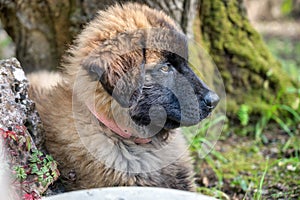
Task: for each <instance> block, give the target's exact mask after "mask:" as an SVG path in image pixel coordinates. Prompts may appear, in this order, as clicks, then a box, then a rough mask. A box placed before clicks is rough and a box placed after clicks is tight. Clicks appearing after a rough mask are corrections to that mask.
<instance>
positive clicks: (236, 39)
mask: <svg viewBox="0 0 300 200" xmlns="http://www.w3.org/2000/svg"><path fill="white" fill-rule="evenodd" d="M199 14H200V21H201V22H200V28H201V33H202V39H203V42H204V45H205V46H206V48H207V50H208V52H209V54H210V55H211V56H212V58H213V60H214V62H215V63H216V65H217V66H218V68H219V70H220V71H221V75H222V78H223V81H224V84H225V88H226V92H227V97H228V98H227V111H229V114H234V113H237V111H238V109H239V106H240V105H241V104H246V105H249V107H250V108H252V111H253V112H254V113H263V112H265V111H266V110H270V106H272V104H273V103H275V100H276V98H278V99H277V102H276V103H283V104H286V105H289V106H292V105H293V104H295V102H296V100H297V98H298V101H299V97H297V95H295V94H287V93H286V91H287V89H288V88H290V87H293V88H297V85H296V83H294V82H292V81H291V79H290V78H289V77H288V76H287V75H286V74H285V73H284V72H283V70H282V69H281V65H280V63H279V62H278V61H276V60H275V59H274V57H273V56H272V55H271V53H270V52H269V51H268V49H267V48H266V46H265V44H264V42H263V41H262V38H261V37H260V35H259V34H258V33H257V32H256V31H255V30H254V28H253V27H252V26H251V25H250V23H249V21H248V19H247V17H246V12H245V9H244V7H243V2H242V0H227V1H224V0H210V1H207V0H200V10H199ZM280 93H283V95H279V94H280ZM277 95H278V96H277ZM293 106H294V107H298V106H299V105H293Z"/></svg>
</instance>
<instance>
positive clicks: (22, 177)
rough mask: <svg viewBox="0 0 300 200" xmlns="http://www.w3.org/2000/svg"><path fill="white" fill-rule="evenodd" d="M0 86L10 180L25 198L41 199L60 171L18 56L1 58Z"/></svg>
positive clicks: (0, 125) (0, 130)
mask: <svg viewBox="0 0 300 200" xmlns="http://www.w3.org/2000/svg"><path fill="white" fill-rule="evenodd" d="M0 89H1V92H0V139H1V138H2V139H3V141H2V148H4V151H5V152H6V156H5V158H6V162H7V163H8V165H9V168H10V170H11V172H12V173H11V174H12V175H11V176H10V177H9V180H10V182H11V183H13V184H12V186H13V187H14V188H15V189H14V190H15V191H17V192H16V193H18V194H19V195H21V196H22V197H23V198H29V197H32V199H38V198H39V196H40V195H41V194H42V193H43V192H45V191H46V190H47V188H48V186H49V185H50V184H51V183H53V182H54V181H55V180H56V179H57V178H58V176H59V172H58V170H57V165H56V162H55V161H54V160H53V159H52V157H51V156H49V155H46V154H45V149H44V146H43V143H44V135H43V128H42V122H41V119H40V117H39V115H38V113H37V111H36V109H35V104H34V102H33V101H32V100H30V99H29V97H28V89H29V83H28V80H27V78H26V76H25V74H24V71H23V69H22V68H21V66H20V63H19V62H18V60H17V59H15V58H12V59H7V60H2V61H0ZM2 154H3V153H2ZM0 158H1V155H0ZM0 170H1V169H0ZM0 174H1V173H0ZM17 183H19V184H17Z"/></svg>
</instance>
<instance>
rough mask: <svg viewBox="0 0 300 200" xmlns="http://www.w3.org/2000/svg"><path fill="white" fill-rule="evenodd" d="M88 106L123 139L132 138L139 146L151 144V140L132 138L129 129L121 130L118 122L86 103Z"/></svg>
mask: <svg viewBox="0 0 300 200" xmlns="http://www.w3.org/2000/svg"><path fill="white" fill-rule="evenodd" d="M86 106H87V107H88V109H89V111H90V112H91V113H92V114H93V115H94V116H95V117H96V118H97V119H98V120H99V121H100V122H101V123H102V124H104V125H105V126H106V127H108V128H109V129H110V130H111V131H113V132H114V133H116V134H118V135H119V136H121V137H122V138H125V139H130V138H132V139H133V141H134V142H135V143H137V144H147V143H149V142H151V138H137V137H134V136H132V134H131V133H130V131H129V130H127V129H121V128H120V127H119V126H118V125H117V124H116V122H115V121H114V120H113V119H112V120H110V119H108V118H107V117H106V116H105V115H101V114H99V113H97V112H96V109H95V108H93V107H92V106H91V105H90V104H87V103H86Z"/></svg>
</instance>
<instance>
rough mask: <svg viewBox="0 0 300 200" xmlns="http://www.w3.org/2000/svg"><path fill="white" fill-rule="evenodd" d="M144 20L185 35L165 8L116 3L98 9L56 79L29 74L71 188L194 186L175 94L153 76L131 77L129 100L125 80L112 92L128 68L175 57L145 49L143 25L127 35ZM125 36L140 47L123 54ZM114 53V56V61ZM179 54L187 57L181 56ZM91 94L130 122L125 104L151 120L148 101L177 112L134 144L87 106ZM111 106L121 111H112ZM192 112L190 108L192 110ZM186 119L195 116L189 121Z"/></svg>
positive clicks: (103, 109) (142, 121)
mask: <svg viewBox="0 0 300 200" xmlns="http://www.w3.org/2000/svg"><path fill="white" fill-rule="evenodd" d="M145 28H161V29H166V30H172V31H173V32H175V35H177V36H176V37H178V38H181V39H182V40H183V41H185V39H184V38H185V37H184V35H183V33H182V32H181V31H180V29H179V28H178V27H177V26H176V24H175V23H174V22H173V20H171V19H170V18H169V17H168V16H166V15H165V14H164V13H162V12H159V11H156V10H153V9H150V8H149V7H147V6H142V5H139V4H131V3H130V4H125V5H123V6H120V5H116V6H113V7H111V8H109V9H108V10H106V11H100V12H99V14H98V16H97V17H96V18H95V19H94V20H93V21H92V22H91V23H90V24H88V25H87V26H86V28H85V29H84V30H83V32H82V33H81V34H80V35H79V36H78V39H77V40H76V41H75V43H74V45H73V47H72V48H71V49H70V50H69V52H68V55H67V56H66V58H65V63H64V64H63V68H64V70H63V75H62V78H61V80H60V79H59V82H58V83H57V85H56V86H54V87H52V88H51V89H47V90H44V89H42V88H40V87H39V86H38V83H37V82H36V81H35V80H34V78H32V80H33V81H32V88H31V97H32V98H33V99H34V100H35V101H36V106H37V109H38V111H39V113H40V116H41V118H42V121H43V122H44V127H45V130H46V147H47V149H48V151H49V152H50V153H51V154H52V155H53V157H54V158H55V160H57V161H58V164H59V168H60V171H61V174H62V178H63V179H64V181H65V185H66V188H67V189H68V190H75V189H82V188H95V187H107V186H157V187H167V188H176V189H181V190H190V191H193V190H194V189H195V188H194V179H193V170H192V165H191V159H190V157H189V155H188V152H187V146H186V143H185V140H184V138H183V136H182V135H181V134H180V132H179V130H178V129H174V128H176V127H178V126H179V124H180V123H178V119H177V118H178V117H177V116H178V114H177V110H176V109H177V107H176V105H175V103H174V105H175V106H173V105H172V102H173V100H174V97H171V96H172V95H171V94H169V93H170V92H169V91H167V90H165V89H162V88H160V87H159V86H157V85H155V84H154V83H152V82H151V81H150V82H145V83H144V84H142V85H139V84H138V80H140V78H137V79H136V80H131V83H132V84H133V85H135V87H136V88H138V90H137V91H138V92H136V91H135V93H134V95H133V96H134V97H131V98H130V101H128V98H127V99H126V96H125V97H124V96H123V97H122V92H123V93H124V90H125V91H126V87H128V85H125V86H124V85H123V87H125V88H123V89H124V90H119V91H117V92H116V95H115V96H114V94H113V92H112V91H113V90H114V89H115V87H116V82H117V81H118V80H119V79H120V78H121V77H122V75H124V74H125V72H126V71H128V70H131V69H132V68H134V67H137V66H141V65H145V66H146V67H145V68H146V69H145V70H150V69H152V68H153V66H152V65H147V64H151V63H163V62H165V61H166V60H167V58H166V57H168V56H169V57H168V59H170V56H171V57H172V56H173V57H174V55H167V53H165V52H161V51H159V50H155V51H152V50H151V49H146V50H145V49H144V48H145V45H147V44H145V43H143V42H141V43H139V41H140V40H142V39H141V38H143V34H144V32H143V31H137V32H134V33H133V36H132V35H131V36H130V37H129V36H128V35H125V36H124V38H123V35H122V34H124V33H125V32H131V31H132V30H141V29H145ZM166 37H168V36H166ZM170 37H171V36H170ZM112 41H113V42H112ZM128 43H130V44H137V46H138V48H137V50H136V49H135V50H134V51H132V52H129V53H126V54H125V55H120V52H122V51H123V50H124V48H126V47H125V46H126V45H128ZM139 45H141V48H139ZM146 47H147V46H146ZM184 48H186V47H184ZM172 59H173V60H176V58H172ZM107 60H109V61H107ZM111 60H113V61H112V62H111V63H110V61H111ZM177 60H178V59H177ZM174 62H175V61H174ZM181 62H183V61H176V63H181ZM176 63H173V65H176ZM178 65H181V64H178ZM183 68H184V69H183ZM185 68H186V64H184V66H183V64H182V73H183V74H184V73H187V74H189V75H190V76H193V77H192V78H191V80H192V81H195V80H196V78H195V77H194V75H193V74H192V72H190V71H187V70H186V69H185ZM174 69H175V68H174ZM142 70H143V69H140V68H139V67H137V70H135V71H133V72H132V73H133V74H134V76H135V77H142V78H144V79H147V80H148V79H149V77H150V75H149V74H148V75H147V73H146V74H145V75H143V76H142V75H141V71H142ZM177 71H180V69H178V70H177ZM157 73H158V72H157ZM174 73H175V70H174ZM176 73H179V72H176ZM147 76H148V78H147ZM157 76H158V75H157ZM169 79H170V78H169ZM197 80H198V79H197ZM148 81H149V80H148ZM173 82H174V81H173ZM147 84H148V85H147ZM197 84H198V83H197ZM197 84H196V85H197ZM173 85H175V83H174V84H173ZM193 87H194V86H193ZM195 87H196V86H195ZM199 87H200V86H199ZM136 88H135V89H136ZM195 90H196V89H195ZM199 90H201V92H203V91H204V92H205V93H206V92H207V91H208V89H206V87H205V86H203V85H201V89H199ZM196 93H197V92H196ZM145 94H146V96H147V97H149V98H150V100H151V98H153V99H152V100H151V101H150V100H149V99H147V98H146V96H145ZM179 94H180V92H179ZM143 95H144V96H143ZM167 95H169V96H170V98H169V97H167ZM197 95H198V93H197ZM120 96H121V97H120ZM141 96H142V97H141ZM152 96H153V97H152ZM198 96H199V99H201V98H204V96H203V95H202V96H201V95H200V92H199V95H198ZM162 97H166V98H162ZM165 99H167V100H168V101H166V100H165ZM172 99H173V100H172ZM93 101H94V104H93V105H95V110H96V112H97V113H101V114H102V115H105V116H106V117H107V118H108V119H113V117H114V119H116V118H117V119H119V120H120V123H121V124H122V125H124V126H130V123H132V122H128V120H127V119H125V118H122V117H123V111H122V109H123V108H129V112H130V115H131V118H132V119H133V120H134V122H135V123H136V124H139V125H141V126H146V125H147V124H149V115H147V114H146V113H145V112H149V109H150V106H151V105H150V103H151V102H155V101H157V102H156V103H157V104H160V105H162V107H164V109H166V110H167V111H166V115H167V116H169V115H170V116H172V120H169V121H168V120H167V122H166V124H165V125H163V126H164V128H163V129H162V131H160V132H159V134H157V135H155V136H149V137H151V140H152V141H151V142H150V143H146V144H136V143H135V142H134V141H133V140H132V139H125V138H122V137H120V136H119V135H117V134H115V133H113V132H112V131H111V130H110V129H108V128H107V127H105V125H104V124H102V123H99V122H98V121H97V120H96V118H95V116H94V115H93V114H92V112H91V111H90V110H89V109H88V108H87V104H86V102H93ZM161 101H166V102H162V103H161ZM174 102H175V101H174ZM201 102H202V101H201ZM200 104H201V105H200ZM199 106H200V109H201V110H202V111H201V112H202V114H201V113H200V117H199V116H198V117H197V118H196V117H190V118H189V119H186V121H187V122H186V125H191V124H195V123H196V122H199V121H200V120H201V119H203V118H204V117H206V116H207V115H208V113H209V111H210V109H208V110H207V111H206V112H204V111H203V110H205V109H206V108H204V107H203V105H202V103H199ZM201 106H202V107H201ZM197 107H198V106H197ZM202 108H203V109H202ZM145 110H146V111H145ZM174 110H175V111H174ZM113 112H114V113H116V114H115V115H117V116H113ZM189 113H190V115H193V112H189ZM146 115H147V117H146ZM179 120H180V119H179ZM189 120H190V121H194V122H191V124H189V123H188V121H189ZM183 124H184V122H183ZM145 132H147V131H145ZM134 134H135V135H134ZM134 134H133V135H134V136H136V137H148V136H147V135H143V134H141V133H139V132H137V133H134ZM162 144H163V145H162Z"/></svg>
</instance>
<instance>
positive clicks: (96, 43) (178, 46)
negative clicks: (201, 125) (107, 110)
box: [75, 5, 219, 130]
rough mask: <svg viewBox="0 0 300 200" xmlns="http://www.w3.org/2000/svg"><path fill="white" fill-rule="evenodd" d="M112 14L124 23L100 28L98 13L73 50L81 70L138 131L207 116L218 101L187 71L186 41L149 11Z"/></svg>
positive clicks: (160, 15)
mask: <svg viewBox="0 0 300 200" xmlns="http://www.w3.org/2000/svg"><path fill="white" fill-rule="evenodd" d="M126 9H127V10H126ZM130 9H135V10H136V12H135V14H134V15H133V14H128V13H130V12H129V10H130ZM113 11H114V10H112V11H109V12H108V13H110V15H109V16H110V17H111V13H113ZM117 11H118V12H117ZM117 11H114V12H115V13H118V14H116V16H113V17H121V14H120V12H122V13H123V15H124V16H125V15H128V16H127V18H126V19H123V21H122V20H119V21H118V20H116V18H114V20H113V23H112V24H108V23H107V24H105V23H104V22H102V21H103V20H105V19H102V18H101V16H102V15H103V16H104V14H102V15H100V17H99V18H98V19H97V20H98V21H96V22H92V23H91V24H90V25H89V26H88V27H87V29H86V30H85V31H84V32H83V33H82V36H81V38H83V39H82V41H79V42H78V43H79V45H78V47H77V50H78V48H79V49H80V48H81V49H85V51H86V52H88V53H85V55H79V57H84V58H80V59H82V60H81V61H80V62H81V64H80V65H81V67H82V68H83V69H84V70H85V71H87V72H88V73H89V75H90V77H92V78H93V79H94V80H97V81H99V83H100V84H101V87H102V88H103V89H104V90H105V91H106V95H109V96H110V97H111V98H112V99H113V100H115V101H116V102H117V103H118V105H120V107H122V108H126V109H127V111H128V114H129V116H130V119H131V120H132V121H133V122H134V123H135V124H136V125H137V126H148V127H161V128H163V129H166V130H169V129H174V128H177V127H179V126H190V125H195V124H197V123H198V122H200V121H201V120H202V119H204V118H205V117H207V116H208V115H209V114H210V112H211V111H212V110H213V109H214V108H215V107H216V105H217V103H218V102H219V97H218V95H217V94H215V93H214V92H213V91H211V90H210V89H209V88H208V87H207V85H206V84H205V83H204V82H203V81H202V80H200V79H199V78H198V77H197V76H196V74H195V73H194V72H193V71H192V70H191V68H190V67H189V64H188V55H187V52H188V47H187V40H186V37H185V35H184V34H183V33H182V32H181V31H180V30H179V28H177V26H176V25H175V23H174V22H173V21H172V20H171V19H170V18H169V17H167V16H166V15H165V14H163V13H161V12H157V11H155V10H152V9H150V8H148V7H142V6H137V5H135V7H133V8H131V7H130V6H127V7H125V8H118V9H117ZM137 13H139V14H137ZM119 15H120V16H119ZM123 15H122V16H123ZM128 18H132V20H130V19H128ZM108 20H109V19H108ZM120 21H121V22H120ZM103 27H105V28H103ZM109 27H111V29H112V30H109ZM149 27H150V28H149ZM97 29H99V30H97ZM114 29H116V30H114ZM101 30H102V31H101ZM97 31H98V32H99V33H98V32H97ZM105 34H108V36H105ZM109 34H111V35H109ZM85 37H86V38H87V39H85ZM88 40H89V41H88ZM75 56H76V55H75Z"/></svg>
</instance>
